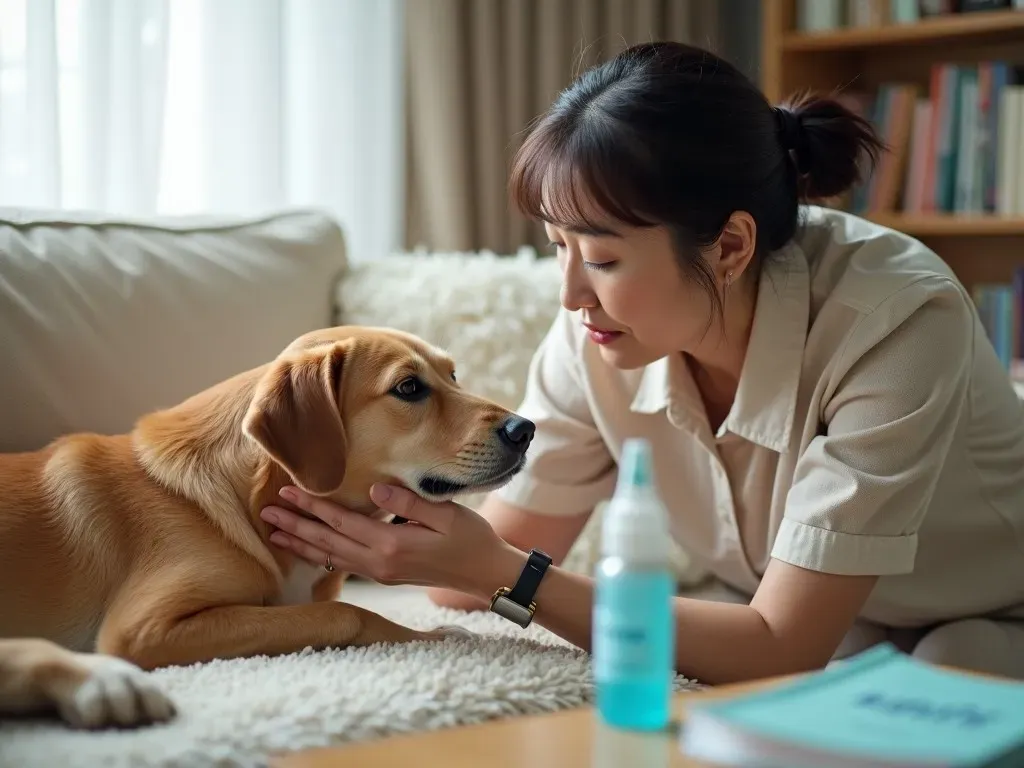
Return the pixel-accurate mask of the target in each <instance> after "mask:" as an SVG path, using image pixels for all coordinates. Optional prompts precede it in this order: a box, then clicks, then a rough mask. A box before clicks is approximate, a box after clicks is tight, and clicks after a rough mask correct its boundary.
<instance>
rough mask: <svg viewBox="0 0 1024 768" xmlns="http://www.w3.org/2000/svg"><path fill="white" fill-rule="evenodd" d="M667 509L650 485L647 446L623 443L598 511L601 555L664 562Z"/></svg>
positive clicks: (634, 441)
mask: <svg viewBox="0 0 1024 768" xmlns="http://www.w3.org/2000/svg"><path fill="white" fill-rule="evenodd" d="M670 547H671V533H670V531H669V526H668V510H667V509H665V505H664V504H663V503H662V501H661V498H660V497H659V496H658V491H657V488H656V486H655V483H654V473H653V462H652V456H651V446H650V443H649V442H648V441H647V440H644V439H641V438H630V439H628V440H626V441H625V442H624V443H623V446H622V455H621V457H620V459H619V475H618V479H617V481H616V484H615V493H614V494H613V495H612V498H611V499H610V500H609V502H608V504H607V505H605V506H604V508H603V509H602V531H601V552H602V554H604V555H606V556H616V557H623V558H627V559H629V560H634V561H644V562H659V563H660V562H667V560H668V559H669V558H670V557H671V550H670Z"/></svg>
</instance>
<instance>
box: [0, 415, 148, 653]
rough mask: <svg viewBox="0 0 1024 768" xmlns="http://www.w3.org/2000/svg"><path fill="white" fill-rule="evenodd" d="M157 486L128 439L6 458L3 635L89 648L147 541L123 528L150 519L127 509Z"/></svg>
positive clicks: (72, 441) (1, 478) (0, 505)
mask: <svg viewBox="0 0 1024 768" xmlns="http://www.w3.org/2000/svg"><path fill="white" fill-rule="evenodd" d="M115 479H116V481H115ZM150 483H151V481H149V480H148V478H146V477H145V473H144V472H143V471H142V469H141V467H139V466H138V464H137V462H136V461H135V459H134V456H133V454H132V451H131V444H130V441H129V438H128V437H127V436H104V435H92V434H84V435H74V436H70V437H64V438H60V439H58V440H56V441H54V442H53V443H52V444H50V445H48V446H47V447H45V448H43V449H42V450H39V451H36V452H33V453H19V454H4V455H0V585H3V586H4V588H3V589H2V590H0V637H43V638H47V639H49V640H53V641H54V642H57V643H60V644H61V645H63V646H66V647H68V648H71V649H74V650H86V649H91V647H92V644H93V642H94V641H95V635H96V631H97V630H98V627H99V621H100V620H101V618H102V615H103V608H104V606H105V605H107V604H108V602H109V600H110V599H111V597H112V596H113V592H114V591H115V590H116V589H117V586H118V585H119V584H120V583H122V581H123V579H124V576H125V574H126V573H127V571H128V565H129V561H130V560H131V559H132V558H133V557H134V555H135V553H134V552H133V551H131V547H132V545H133V542H138V541H140V538H139V535H138V534H139V532H137V531H131V532H129V531H128V530H126V529H127V528H130V527H138V522H139V520H140V519H144V518H140V517H139V516H136V515H131V514H127V512H128V509H126V507H127V506H131V507H138V506H144V505H145V504H146V502H147V496H151V495H152V490H150V489H148V487H147V486H149V485H150ZM129 534H134V535H129ZM142 540H144V539H142Z"/></svg>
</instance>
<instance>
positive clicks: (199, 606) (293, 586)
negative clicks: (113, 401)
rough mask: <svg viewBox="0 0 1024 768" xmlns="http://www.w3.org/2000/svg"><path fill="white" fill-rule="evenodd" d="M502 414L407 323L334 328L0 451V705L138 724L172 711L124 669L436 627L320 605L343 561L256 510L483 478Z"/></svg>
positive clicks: (510, 466) (438, 493)
mask: <svg viewBox="0 0 1024 768" xmlns="http://www.w3.org/2000/svg"><path fill="white" fill-rule="evenodd" d="M403 382H404V383H403ZM410 382H412V383H410ZM416 382H418V383H419V386H420V390H419V391H420V392H421V393H423V396H422V397H417V396H413V397H411V398H410V397H409V396H408V395H409V394H410V393H413V392H414V391H415V383H416ZM403 397H404V399H403ZM515 418H517V417H516V416H515V415H514V414H511V413H510V412H509V411H507V410H505V409H504V408H501V407H500V406H498V405H496V404H494V403H491V402H489V401H486V400H483V399H480V398H478V397H474V396H472V395H470V394H468V393H467V392H465V391H463V390H462V389H461V388H460V387H459V386H458V385H457V384H456V382H455V376H454V372H453V364H452V361H451V360H450V359H449V358H448V357H447V356H446V355H444V354H443V353H441V352H440V351H438V350H436V349H434V348H433V347H431V346H429V345H428V344H426V343H425V342H424V341H422V340H420V339H418V338H417V337H414V336H411V335H408V334H404V333H401V332H397V331H391V330H384V329H370V328H358V327H342V328H331V329H326V330H321V331H316V332H313V333H310V334H306V335H304V336H302V337H300V338H298V339H296V340H295V341H294V342H293V343H292V344H290V345H289V346H288V347H287V348H286V349H285V350H284V351H283V352H282V353H281V354H280V355H279V356H278V357H277V358H276V360H274V361H273V362H271V363H268V364H266V365H264V366H261V367H259V368H256V369H253V370H250V371H247V372H245V373H241V374H239V375H237V376H235V377H233V378H231V379H228V380H227V381H224V382H222V383H220V384H218V385H216V386H213V387H211V388H210V389H207V390H206V391H204V392H201V393H199V394H197V395H195V396H193V397H191V398H189V399H187V400H185V401H184V402H183V403H181V404H180V405H177V406H175V407H172V408H169V409H167V410H162V411H158V412H155V413H152V414H149V415H147V416H145V417H143V418H142V419H140V420H139V421H138V422H137V424H136V426H135V429H134V430H133V431H132V433H131V434H128V435H120V436H104V435H96V434H77V435H71V436H67V437H63V438H60V439H58V440H56V441H54V442H53V443H51V444H50V445H49V446H47V447H46V448H44V449H42V450H39V451H36V452H32V453H22V454H8V455H0V638H7V639H0V712H5V713H8V714H10V713H34V712H38V711H40V710H47V709H49V710H53V709H56V710H57V712H58V713H59V714H60V715H61V716H62V717H63V718H64V719H65V720H66V721H67V722H69V723H71V724H73V725H81V726H100V725H107V724H119V725H138V724H143V723H146V722H152V721H159V720H164V719H167V718H169V717H172V716H173V712H174V708H173V704H172V703H171V702H170V701H169V700H168V699H167V698H166V697H165V696H164V695H163V694H162V693H161V692H160V691H159V690H158V689H157V688H155V687H154V686H153V685H152V683H151V682H150V681H149V678H148V677H147V676H146V675H143V674H142V673H141V671H140V668H141V669H153V668H155V667H159V666H163V665H172V664H190V663H194V662H201V661H207V660H210V659H215V658H231V657H240V656H248V655H253V654H282V653H289V652H293V651H299V650H301V649H302V648H304V647H306V646H312V647H314V648H323V647H327V646H351V645H366V644H370V643H374V642H378V641H391V642H403V641H411V640H424V639H427V640H429V639H438V638H441V637H443V636H444V635H445V630H444V629H443V628H442V629H439V630H436V631H432V632H422V631H414V630H412V629H409V628H406V627H403V626H400V625H398V624H395V623H393V622H391V621H389V620H386V619H384V618H383V617H381V616H378V615H377V614H375V613H372V612H370V611H367V610H364V609H362V608H358V607H355V606H350V605H346V604H344V603H341V602H337V601H336V600H335V599H334V598H336V597H337V594H338V591H339V588H340V586H341V582H342V580H343V575H342V574H340V573H338V572H328V571H326V570H323V569H320V568H318V567H315V566H311V565H310V564H309V563H307V562H305V561H303V560H300V559H298V558H296V557H294V556H292V555H291V554H289V553H288V552H286V551H282V550H281V549H279V548H277V547H274V546H273V545H271V544H270V543H269V541H268V539H269V535H270V533H271V532H272V529H271V528H270V527H269V526H268V525H267V524H266V523H264V522H263V521H262V520H261V519H260V516H259V513H260V510H261V509H262V508H263V507H265V506H267V505H268V504H276V505H281V506H286V507H287V506H288V504H287V503H286V502H285V501H284V500H283V499H281V498H280V497H279V496H278V491H279V490H280V488H281V487H282V486H284V485H287V484H295V485H297V486H299V487H301V488H303V489H304V490H306V491H308V492H310V493H312V494H316V495H318V496H322V497H327V498H330V499H333V500H335V501H337V502H339V503H340V504H342V505H344V506H346V507H348V508H349V509H353V510H357V511H361V512H363V513H365V514H367V515H373V516H375V517H378V518H383V516H384V514H383V513H381V512H380V510H378V509H376V507H375V505H374V504H372V502H370V501H369V496H368V491H369V488H370V486H371V485H372V484H373V483H375V482H390V483H395V484H400V485H403V486H406V487H408V488H410V489H413V490H415V491H416V492H417V493H419V494H420V495H421V496H423V497H425V498H427V499H430V500H442V499H446V498H451V496H452V495H454V494H456V493H458V492H460V491H463V490H474V491H477V490H482V489H487V488H493V487H497V486H499V485H501V484H503V483H504V482H506V481H507V480H508V479H509V478H510V477H512V476H513V475H514V474H515V473H516V472H517V471H518V470H519V469H520V468H521V466H522V464H523V462H524V460H525V452H526V447H527V445H528V443H529V436H531V435H532V425H529V424H528V423H527V426H528V429H527V430H526V435H527V436H526V440H525V442H520V443H519V444H515V443H514V441H512V442H510V441H509V440H508V439H507V436H506V435H503V434H502V433H501V429H502V426H503V425H505V424H506V423H507V422H508V421H509V420H510V419H515Z"/></svg>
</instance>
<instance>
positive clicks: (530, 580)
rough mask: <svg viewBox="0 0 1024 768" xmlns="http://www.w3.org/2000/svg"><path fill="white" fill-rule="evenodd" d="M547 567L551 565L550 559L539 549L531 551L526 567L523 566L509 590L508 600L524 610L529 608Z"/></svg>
mask: <svg viewBox="0 0 1024 768" xmlns="http://www.w3.org/2000/svg"><path fill="white" fill-rule="evenodd" d="M549 565H551V558H550V557H549V556H548V555H547V553H546V552H543V551H541V550H539V549H531V550H530V556H529V557H528V558H527V560H526V565H524V566H523V570H522V572H521V573H520V574H519V579H518V580H517V581H516V583H515V586H513V587H512V589H511V590H509V593H508V599H509V600H511V601H512V602H514V603H518V604H519V605H521V606H523V607H524V608H526V607H529V605H530V603H532V602H533V596H534V595H535V594H537V587H539V586H540V581H541V579H543V578H544V572H545V571H547V569H548V566H549Z"/></svg>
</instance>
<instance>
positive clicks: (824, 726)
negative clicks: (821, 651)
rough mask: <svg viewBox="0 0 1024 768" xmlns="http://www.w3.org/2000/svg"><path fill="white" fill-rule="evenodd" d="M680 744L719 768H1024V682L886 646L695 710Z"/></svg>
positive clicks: (689, 712) (696, 704) (691, 710)
mask: <svg viewBox="0 0 1024 768" xmlns="http://www.w3.org/2000/svg"><path fill="white" fill-rule="evenodd" d="M698 698H699V697H698ZM679 739H680V742H679V746H680V749H681V750H682V751H683V752H684V753H685V754H687V755H688V756H690V757H693V758H696V759H700V760H706V761H708V762H711V763H715V764H718V765H742V766H759V767H761V768H769V767H770V768H782V767H783V766H785V768H798V767H800V766H814V767H815V768H821V767H822V766H836V768H840V767H841V768H861V767H862V766H863V767H864V768H874V767H875V766H886V767H887V768H888V767H892V768H909V767H910V766H913V767H914V768H918V767H920V768H925V766H927V767H929V768H931V767H932V766H950V767H954V766H955V767H957V768H959V767H960V766H971V768H985V767H987V768H994V767H995V766H998V768H1009V767H1010V766H1024V683H1021V682H1015V681H1009V680H1003V679H997V678H992V677H986V676H981V675H974V674H969V673H959V672H954V671H952V670H947V669H945V668H943V667H937V666H934V665H931V664H927V663H925V662H922V661H918V660H916V659H914V658H912V657H911V656H908V655H907V654H905V653H902V652H900V651H899V650H897V649H896V648H895V647H894V646H892V645H890V644H888V643H886V644H882V645H878V646H874V647H873V648H869V649H868V650H866V651H864V652H862V653H860V654H857V655H855V656H852V657H850V658H848V659H845V660H843V661H839V662H834V663H833V664H831V665H829V667H828V668H826V669H824V670H822V671H820V672H815V673H812V674H810V675H807V676H805V677H801V678H798V679H797V680H796V681H795V682H792V683H787V684H782V685H781V686H779V687H777V688H773V689H769V690H766V691H764V692H758V693H752V694H746V695H740V696H737V697H736V698H731V699H727V700H722V701H711V702H708V703H707V704H700V703H699V701H695V702H694V703H693V704H690V705H688V707H687V715H686V719H685V722H684V724H683V727H682V730H681V732H680V736H679Z"/></svg>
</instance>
